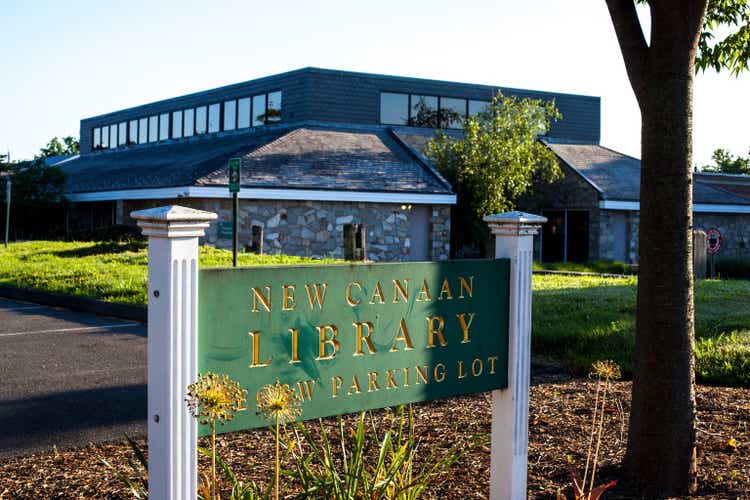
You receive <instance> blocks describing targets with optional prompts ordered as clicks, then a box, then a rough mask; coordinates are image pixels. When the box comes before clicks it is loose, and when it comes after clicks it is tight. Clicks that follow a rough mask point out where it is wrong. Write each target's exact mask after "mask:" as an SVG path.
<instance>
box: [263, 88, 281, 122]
mask: <svg viewBox="0 0 750 500" xmlns="http://www.w3.org/2000/svg"><path fill="white" fill-rule="evenodd" d="M267 102H268V110H267V111H266V123H278V122H280V121H281V92H271V93H270V94H268V101H267Z"/></svg>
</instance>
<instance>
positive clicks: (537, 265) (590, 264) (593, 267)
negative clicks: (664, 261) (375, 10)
mask: <svg viewBox="0 0 750 500" xmlns="http://www.w3.org/2000/svg"><path fill="white" fill-rule="evenodd" d="M532 265H533V267H534V270H535V271H540V270H549V271H572V272H577V273H599V274H625V275H629V274H636V273H637V271H638V268H637V267H636V266H632V265H630V264H625V263H624V262H620V261H619V260H589V261H587V262H536V261H534V263H533V264H532Z"/></svg>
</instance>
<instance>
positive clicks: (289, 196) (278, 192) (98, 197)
mask: <svg viewBox="0 0 750 500" xmlns="http://www.w3.org/2000/svg"><path fill="white" fill-rule="evenodd" d="M65 196H66V198H67V199H68V200H70V201H73V202H82V201H115V200H154V199H170V198H231V197H232V194H231V193H230V192H229V189H228V188H226V187H207V186H185V187H171V188H155V189H127V190H120V191H96V192H91V193H71V194H66V195H65ZM239 198H240V199H243V200H290V201H291V200H294V201H343V202H369V203H397V204H403V203H411V204H414V205H455V204H456V195H455V194H428V193H392V192H368V191H336V190H330V191H329V190H316V189H263V188H244V189H241V190H240V192H239Z"/></svg>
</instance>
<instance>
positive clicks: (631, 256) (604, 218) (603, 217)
mask: <svg viewBox="0 0 750 500" xmlns="http://www.w3.org/2000/svg"><path fill="white" fill-rule="evenodd" d="M597 212H598V222H599V224H598V233H597V235H596V236H597V238H598V241H597V245H598V257H597V258H598V259H602V260H604V259H614V260H623V259H622V257H621V256H618V255H617V252H616V251H615V248H614V246H615V231H616V230H615V227H614V225H615V224H614V219H615V218H620V217H622V218H624V219H625V241H624V244H625V259H624V261H625V263H626V264H635V263H637V262H638V224H639V222H640V212H633V211H624V210H598V211H597Z"/></svg>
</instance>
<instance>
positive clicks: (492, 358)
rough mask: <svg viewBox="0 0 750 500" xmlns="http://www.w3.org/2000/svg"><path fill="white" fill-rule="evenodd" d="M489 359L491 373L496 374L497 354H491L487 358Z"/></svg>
mask: <svg viewBox="0 0 750 500" xmlns="http://www.w3.org/2000/svg"><path fill="white" fill-rule="evenodd" d="M487 361H489V362H490V375H494V374H495V361H497V356H490V357H488V358H487Z"/></svg>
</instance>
